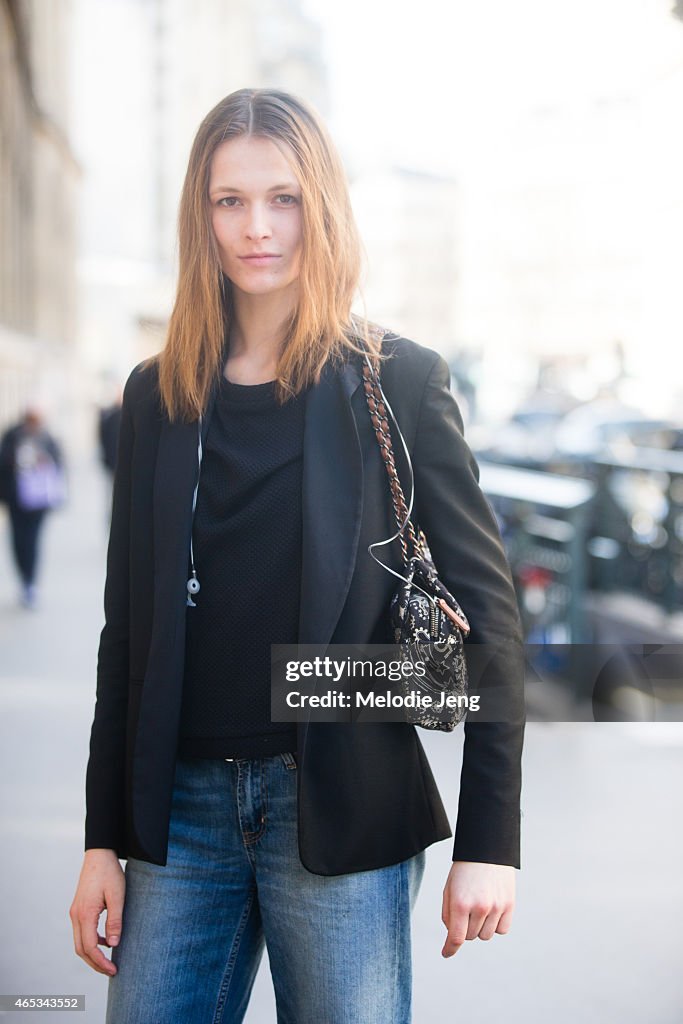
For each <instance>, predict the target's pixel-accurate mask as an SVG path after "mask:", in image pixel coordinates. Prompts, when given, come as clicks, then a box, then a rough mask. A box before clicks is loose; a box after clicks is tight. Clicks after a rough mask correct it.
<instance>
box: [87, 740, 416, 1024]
mask: <svg viewBox="0 0 683 1024" xmlns="http://www.w3.org/2000/svg"><path fill="white" fill-rule="evenodd" d="M297 771H298V768H297V764H296V760H295V758H294V757H293V755H292V754H278V755H277V756H275V757H267V758H259V759H254V760H246V759H242V760H240V759H238V760H235V761H232V762H228V761H223V760H209V759H203V758H202V759H193V758H179V759H178V760H177V763H176V774H175V784H174V790H173V803H172V809H171V824H170V832H169V849H168V862H167V864H166V866H165V867H161V866H159V865H155V864H149V863H147V862H146V861H141V860H137V859H135V858H133V857H131V858H129V859H128V861H127V863H126V898H125V903H124V912H123V928H122V932H121V940H120V944H119V945H118V946H117V947H115V948H114V949H113V950H112V960H113V962H114V963H115V964H116V965H117V967H118V972H117V974H116V975H114V977H112V978H110V979H109V983H108V984H109V998H108V1003H107V1017H106V1021H107V1024H179V1022H181V1021H182V1024H238V1022H240V1021H242V1020H243V1018H244V1015H245V1013H246V1009H247V1004H248V1002H249V997H250V994H251V989H252V986H253V983H254V978H255V976H256V972H257V969H258V966H259V962H260V960H261V956H262V954H263V949H264V944H265V945H266V946H267V948H268V959H269V962H270V970H271V974H272V978H273V986H274V990H275V999H276V1004H277V1020H278V1024H409V1022H410V1019H411V1012H410V1008H411V973H412V972H411V942H410V912H411V910H412V907H413V905H414V902H415V898H416V896H417V892H418V890H419V887H420V882H421V880H422V874H423V871H424V864H425V852H424V850H423V851H422V852H421V853H419V854H417V855H416V856H415V857H411V858H410V859H409V860H406V861H403V862H401V863H400V864H392V865H390V866H389V867H385V868H380V869H377V870H373V871H360V872H354V873H351V874H346V875H333V876H322V875H315V874H312V873H311V872H310V871H307V870H306V869H305V868H304V867H303V865H302V864H301V860H300V858H299V851H298V846H297V795H296V773H297ZM330 799H334V794H330Z"/></svg>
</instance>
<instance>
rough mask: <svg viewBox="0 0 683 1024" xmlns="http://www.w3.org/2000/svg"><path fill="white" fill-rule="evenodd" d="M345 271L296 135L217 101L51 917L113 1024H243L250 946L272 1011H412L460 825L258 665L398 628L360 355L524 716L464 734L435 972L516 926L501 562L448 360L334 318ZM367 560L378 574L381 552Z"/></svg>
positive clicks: (354, 264)
mask: <svg viewBox="0 0 683 1024" xmlns="http://www.w3.org/2000/svg"><path fill="white" fill-rule="evenodd" d="M359 269H360V241H359V238H358V234H357V230H356V227H355V222H354V218H353V213H352V208H351V203H350V198H349V193H348V186H347V182H346V177H345V173H344V170H343V165H342V163H341V160H340V158H339V155H338V153H337V151H336V149H335V147H334V145H333V143H332V142H331V140H330V138H329V136H328V134H327V130H326V128H325V126H324V125H323V123H322V122H321V120H320V118H319V116H318V115H317V113H316V112H315V111H314V110H313V109H312V108H311V107H310V106H309V105H308V104H306V103H304V102H303V101H301V100H300V99H299V98H298V97H295V96H293V95H291V94H290V93H285V92H283V91H281V90H274V89H242V90H239V91H237V92H235V93H232V94H231V95H230V96H228V97H226V98H225V99H224V100H222V101H221V102H220V103H218V105H217V106H216V107H215V108H214V109H213V110H211V111H210V112H209V113H208V114H207V116H206V117H205V119H204V120H203V122H202V124H201V125H200V127H199V130H198V132H197V135H196V138H195V140H194V144H193V147H192V151H191V154H190V159H189V165H188V170H187V175H186V178H185V184H184V187H183V192H182V197H181V202H180V216H179V277H178V287H177V293H176V300H175V306H174V309H173V313H172V316H171V320H170V324H169V328H168V334H167V339H166V344H165V347H164V349H163V351H162V352H161V353H158V354H157V355H156V356H154V357H152V358H150V359H148V360H145V361H144V362H142V363H140V364H138V365H137V366H136V367H135V368H134V370H133V371H132V372H131V374H130V376H129V378H128V380H127V382H126V385H125V388H124V395H123V405H122V414H121V429H120V435H119V452H118V461H117V468H116V474H115V480H114V500H113V513H112V524H111V532H110V538H109V547H108V553H107V578H106V584H105V593H104V611H105V624H104V627H103V629H102V633H101V636H100V645H99V653H98V664H97V702H96V708H95V715H94V720H93V725H92V731H91V738H90V756H89V760H88V768H87V774H86V804H87V809H86V823H85V856H84V861H83V867H82V870H81V875H80V879H79V882H78V886H77V889H76V894H75V896H74V899H73V902H72V905H71V908H70V917H71V922H72V926H73V933H74V947H75V950H76V952H77V954H78V955H79V956H81V957H82V958H83V960H84V961H85V962H86V963H87V964H88V965H89V966H90V967H92V968H93V969H94V970H96V971H98V972H100V973H102V974H105V975H107V976H108V977H109V983H108V984H109V991H108V1003H107V1021H108V1022H109V1024H114V1022H115V1024H133V1022H140V1024H143V1022H144V1024H147V1022H149V1021H151V1020H154V1021H155V1024H170V1022H176V1021H183V1024H200V1022H202V1024H203V1022H206V1024H208V1022H210V1021H217V1020H221V1021H223V1022H224V1024H226V1022H231V1024H232V1022H239V1021H241V1020H242V1019H243V1017H244V1014H245V1012H246V1008H247V1004H248V1001H249V996H250V993H251V989H252V985H253V982H254V978H255V975H256V971H257V968H258V964H259V961H260V959H261V956H262V952H263V949H264V947H266V946H267V949H268V957H269V963H270V969H271V973H272V978H273V984H274V989H275V998H276V1003H277V1017H278V1020H280V1021H285V1020H286V1021H296V1024H322V1022H325V1024H344V1022H353V1024H389V1022H390V1024H406V1022H408V1021H409V1020H410V1017H411V1013H410V1008H411V945H410V913H411V909H412V908H413V906H414V903H415V899H416V896H417V892H418V889H419V886H420V881H421V878H422V874H423V871H424V864H425V849H426V848H427V847H428V846H429V845H431V844H432V843H435V842H437V841H439V840H442V839H445V838H447V837H449V836H451V835H452V834H453V833H452V831H451V828H450V824H449V821H448V817H447V815H446V812H445V809H444V807H443V804H442V802H441V799H440V796H439V793H438V790H437V788H436V784H435V781H434V778H433V776H432V773H431V770H430V767H429V764H428V761H427V758H426V756H425V753H424V750H423V748H422V745H421V743H420V740H419V737H418V734H417V730H416V728H415V727H414V725H412V724H410V723H408V722H406V721H391V722H390V721H382V722H365V723H360V722H356V721H353V722H352V721H340V722H321V721H314V720H313V719H312V718H310V719H306V718H303V719H299V720H297V721H296V722H295V723H287V722H279V721H274V720H273V717H272V716H271V710H270V697H271V691H270V684H271V677H270V645H271V644H279V643H285V644H289V643H293V644H306V645H308V644H315V645H322V646H323V647H324V648H326V647H327V646H328V645H329V644H367V643H370V644H376V643H379V644H382V643H386V642H387V640H390V639H391V636H392V634H391V628H390V623H389V605H390V600H391V597H392V594H393V592H394V590H395V587H396V579H395V577H394V576H393V575H392V574H391V573H387V572H385V571H384V569H383V568H382V567H381V566H379V565H378V564H377V563H376V561H375V560H374V559H373V558H372V557H371V555H370V553H369V552H368V546H369V545H370V544H372V543H373V542H375V541H377V540H379V539H381V538H387V537H390V536H391V535H392V533H394V532H395V530H394V529H393V528H392V515H393V510H392V501H391V495H390V490H389V482H388V479H387V473H386V469H385V465H384V462H383V458H382V454H381V452H380V449H379V446H378V441H377V436H376V433H375V428H374V426H373V423H372V422H371V420H370V416H369V411H368V407H367V404H366V398H365V388H364V384H363V377H362V367H363V360H364V357H365V356H366V355H367V354H368V352H369V353H371V354H372V355H375V356H377V357H378V358H379V359H380V361H381V373H382V381H383V387H384V390H385V393H386V396H387V399H388V401H390V403H391V406H392V409H393V410H394V412H395V414H396V417H397V420H398V422H399V423H400V426H401V432H402V434H403V435H404V437H405V438H406V443H407V446H408V449H409V451H410V456H411V460H412V465H413V468H414V474H415V507H414V512H413V515H414V517H415V522H416V523H417V524H418V525H419V526H420V527H421V528H422V529H423V530H424V532H425V534H426V537H427V540H428V542H429V546H430V550H431V553H432V556H433V557H434V560H435V563H436V565H437V567H438V569H439V573H440V577H441V578H442V580H443V582H444V584H445V585H446V586H447V587H448V589H449V590H450V591H451V592H452V593H453V594H454V595H455V596H456V597H457V599H458V601H459V602H461V603H462V606H463V609H464V612H465V613H466V615H467V617H468V619H469V622H470V624H471V635H470V636H471V639H472V640H473V641H474V642H476V643H477V644H487V645H490V646H491V648H492V649H495V650H497V651H499V652H500V653H499V656H498V657H497V658H494V659H493V660H492V662H491V666H490V677H491V682H492V685H493V686H494V687H495V688H500V689H502V690H503V691H505V692H506V693H508V694H509V695H511V697H512V698H513V701H512V703H513V704H514V705H515V706H516V708H517V714H516V715H513V716H510V717H509V718H507V719H506V720H505V721H492V722H485V721H470V720H469V719H468V721H467V722H466V725H465V751H464V760H463V766H462V774H461V787H460V798H459V807H458V819H457V827H456V831H455V840H454V845H453V863H452V867H451V870H450V872H449V875H448V878H447V880H446V884H445V887H444V895H443V907H442V919H443V922H444V925H445V926H446V928H447V932H448V934H447V937H446V940H445V943H444V947H443V950H442V953H443V955H444V956H452V955H453V954H454V953H455V952H457V950H458V949H459V947H460V946H461V945H462V944H463V942H464V941H466V940H472V939H475V938H477V937H479V938H481V939H490V938H491V937H492V936H493V935H494V934H495V933H499V934H504V933H506V932H507V931H508V930H509V928H510V923H511V918H512V912H513V907H514V888H515V869H516V868H519V866H520V853H519V844H520V805H519V802H520V791H521V768H520V763H521V752H522V740H523V731H524V711H523V669H524V657H523V643H522V633H521V624H520V619H519V612H518V608H517V604H516V600H515V593H514V587H513V584H512V580H511V575H510V569H509V565H508V563H507V560H506V557H505V553H504V550H503V546H502V542H501V538H500V534H499V532H498V528H497V525H496V521H495V518H494V516H493V513H492V511H491V508H490V506H489V504H488V502H487V500H486V498H485V496H484V495H483V493H482V491H481V489H480V487H479V484H478V467H477V464H476V462H475V460H474V458H473V456H472V453H471V452H470V450H469V448H468V446H467V444H466V442H465V440H464V437H463V423H462V418H461V416H460V412H459V409H458V406H457V404H456V401H455V399H454V397H453V395H452V393H451V390H450V374H449V371H448V366H447V364H446V362H445V360H444V359H443V357H442V356H441V355H440V354H439V353H437V352H435V351H434V350H432V349H430V348H427V347H425V346H423V345H420V344H418V343H417V342H415V341H412V340H410V339H408V338H403V337H401V336H400V335H399V334H397V333H395V332H391V331H388V330H386V329H384V328H380V327H379V326H378V325H374V324H371V323H370V322H369V321H368V320H366V319H364V318H361V317H360V316H357V315H355V314H353V313H352V312H351V306H352V302H353V300H354V297H355V294H356V290H357V285H358V279H359ZM385 559H386V562H385V564H386V565H387V566H389V567H390V568H393V570H395V571H397V572H400V571H401V569H402V567H403V564H402V560H401V549H400V545H399V543H398V541H395V542H394V543H393V545H392V547H391V548H390V549H388V553H387V554H385ZM119 860H126V861H127V863H126V866H125V872H124V870H123V869H122V867H121V865H120V863H119ZM104 910H106V912H107V916H106V928H105V934H104V935H103V936H100V935H99V934H98V920H99V916H100V914H101V913H102V911H104ZM100 944H103V945H106V946H108V947H109V948H110V949H111V950H112V954H111V959H109V958H107V957H106V956H105V955H104V953H103V951H102V950H101V949H99V948H98V947H99V945H100Z"/></svg>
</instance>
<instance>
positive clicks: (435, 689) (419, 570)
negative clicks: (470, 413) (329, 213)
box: [363, 351, 470, 732]
mask: <svg viewBox="0 0 683 1024" xmlns="http://www.w3.org/2000/svg"><path fill="white" fill-rule="evenodd" d="M363 386H364V388H365V396H366V399H367V403H368V408H369V410H370V417H371V419H372V424H373V426H374V428H375V434H376V436H377V440H378V443H379V447H380V451H381V454H382V458H383V460H384V464H385V466H386V469H387V473H388V475H389V486H390V490H391V500H392V505H393V508H394V515H395V518H396V525H397V527H398V532H397V533H395V534H394V535H393V536H392V537H389V538H388V539H387V540H384V541H376V542H375V543H374V544H370V546H369V547H368V551H369V553H370V555H372V557H373V558H374V559H375V561H376V562H378V563H379V565H381V566H383V568H385V569H386V570H387V571H388V572H390V573H392V574H393V575H394V576H397V577H398V578H399V579H400V580H401V585H400V586H399V587H398V589H397V590H396V592H395V594H394V595H393V597H392V599H391V603H390V607H389V617H390V623H391V626H392V628H393V633H394V642H395V643H396V645H397V646H398V648H399V651H400V657H401V659H402V660H403V661H404V662H409V663H410V664H411V665H412V666H413V668H412V670H411V671H410V673H408V672H406V671H402V672H401V689H402V695H403V697H404V698H406V697H407V696H408V695H409V694H411V693H412V694H414V695H416V696H417V697H419V698H420V699H419V701H417V702H416V703H415V706H412V705H411V702H410V701H408V702H405V703H404V712H405V718H406V721H408V722H410V723H411V724H412V725H419V726H421V727H422V728H423V729H438V730H441V731H443V732H451V731H452V730H453V729H454V728H455V727H456V725H458V724H459V722H461V721H462V719H463V718H464V717H465V714H466V711H467V692H468V678H467V662H466V659H465V651H464V643H463V640H464V638H465V637H466V636H467V635H468V634H469V632H470V626H469V622H468V621H467V617H466V616H465V613H464V612H463V610H462V608H461V607H460V605H459V604H458V602H457V601H456V599H455V598H454V597H453V595H452V594H451V593H450V591H449V590H448V588H447V587H445V586H444V584H443V583H442V582H441V580H440V579H439V576H438V572H437V569H436V566H435V565H434V561H433V559H432V556H431V553H430V551H429V547H428V544H427V538H426V537H425V535H424V533H423V531H422V530H421V529H420V528H419V527H418V528H417V530H415V528H414V526H413V524H412V522H411V521H410V513H411V511H412V507H413V498H414V477H413V471H412V464H411V461H410V456H409V454H408V446H407V445H406V442H405V439H404V437H403V434H402V433H401V430H400V428H399V425H398V422H397V421H396V417H395V416H394V413H393V411H392V409H391V406H390V405H389V402H388V401H387V398H386V395H385V394H384V392H383V390H382V385H381V382H380V375H379V365H378V360H377V359H376V358H374V357H372V356H370V355H369V354H368V352H367V351H366V352H365V361H364V363H363ZM387 412H388V413H389V415H390V416H391V418H392V420H393V422H394V424H395V425H396V431H397V434H398V436H399V438H400V439H401V442H402V444H403V449H404V451H405V456H406V459H407V463H408V466H409V468H410V474H411V496H410V506H409V507H407V506H406V501H405V497H404V494H403V490H402V488H401V483H400V480H399V478H398V472H397V470H396V464H395V461H394V452H393V447H392V442H391V432H390V429H389V420H388V417H387ZM396 538H398V539H399V542H400V545H401V552H402V555H403V565H404V569H405V576H402V575H400V573H397V572H394V570H393V569H391V568H390V567H389V566H388V565H385V564H384V562H381V561H380V559H379V558H377V557H376V556H375V555H374V554H373V552H372V548H374V547H376V546H378V545H381V544H388V543H390V542H391V541H393V540H395V539H396ZM409 545H410V547H409ZM439 598H442V599H443V600H444V601H445V602H446V604H447V605H448V606H449V608H451V609H452V610H453V612H454V613H455V616H456V618H457V619H458V622H459V625H458V624H456V623H455V622H454V621H453V619H451V618H450V616H449V615H447V613H446V612H445V611H444V610H443V609H442V608H441V606H440V605H439V603H438V600H439ZM418 663H419V664H418ZM420 666H424V674H420ZM425 697H430V698H431V705H430V704H429V702H426V701H425V700H424V698H425ZM444 698H445V699H444Z"/></svg>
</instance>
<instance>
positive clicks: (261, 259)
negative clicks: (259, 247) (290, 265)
mask: <svg viewBox="0 0 683 1024" xmlns="http://www.w3.org/2000/svg"><path fill="white" fill-rule="evenodd" d="M240 259H242V260H244V261H245V263H255V264H257V265H260V264H261V263H272V262H273V260H279V259H280V257H279V256H240Z"/></svg>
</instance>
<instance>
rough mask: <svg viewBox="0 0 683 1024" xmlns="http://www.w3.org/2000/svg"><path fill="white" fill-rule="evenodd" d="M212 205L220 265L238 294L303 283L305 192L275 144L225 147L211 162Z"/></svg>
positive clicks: (255, 141) (246, 139)
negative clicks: (261, 257) (262, 255)
mask: <svg viewBox="0 0 683 1024" xmlns="http://www.w3.org/2000/svg"><path fill="white" fill-rule="evenodd" d="M209 202H210V204H211V222H212V224H213V230H214V234H215V236H216V241H217V242H218V249H219V252H220V259H221V265H222V267H223V271H224V272H225V274H226V275H227V277H229V278H230V280H231V281H232V283H233V286H234V287H235V288H237V289H240V290H241V291H243V292H247V293H248V294H250V295H265V294H268V293H270V292H274V291H278V290H281V289H284V288H287V287H289V286H290V285H292V284H293V283H294V282H296V281H297V280H298V277H299V263H300V259H301V250H302V235H303V230H302V217H301V189H300V187H299V185H298V183H297V180H296V176H295V174H294V172H293V171H292V167H291V165H290V164H289V162H288V161H287V160H286V159H285V157H284V156H283V154H282V152H281V151H280V149H279V148H278V147H277V146H276V145H275V143H274V142H271V140H270V139H267V138H264V137H262V136H244V135H242V136H239V137H238V138H235V139H227V140H226V141H225V142H222V143H221V144H220V145H219V146H218V148H217V149H216V151H215V152H214V155H213V158H212V161H211V171H210V176H209ZM255 253H268V254H269V255H268V256H267V257H266V258H264V259H258V258H256V257H255V256H254V254H255Z"/></svg>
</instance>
